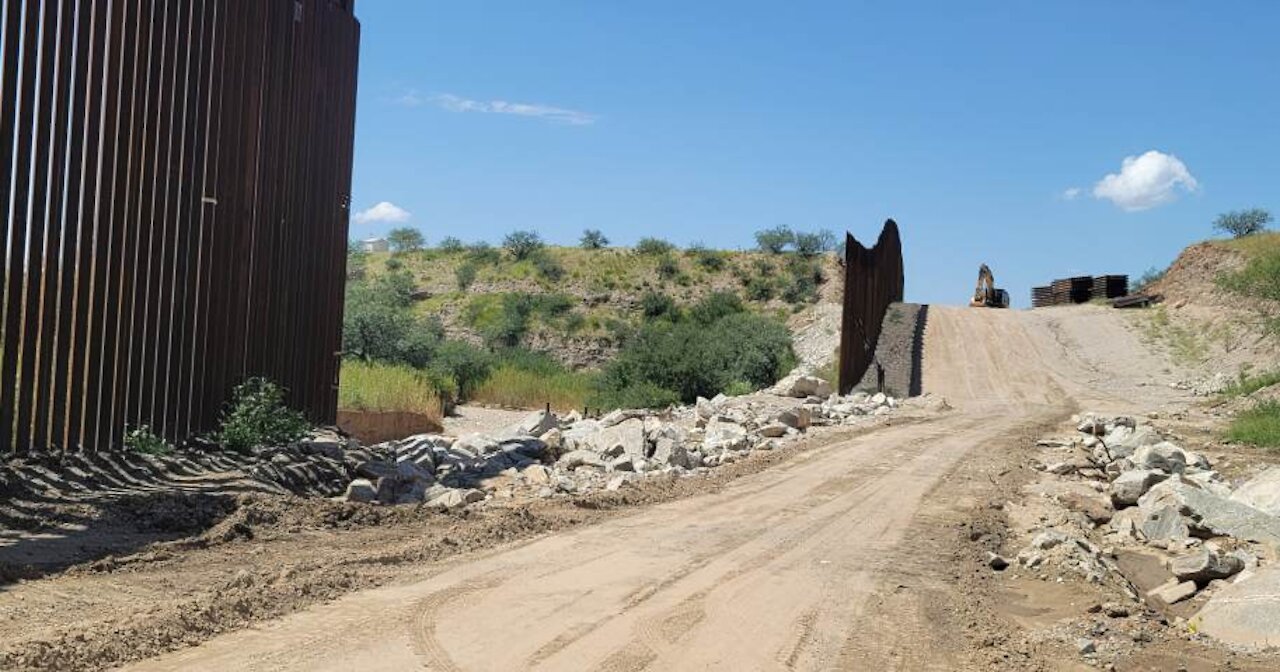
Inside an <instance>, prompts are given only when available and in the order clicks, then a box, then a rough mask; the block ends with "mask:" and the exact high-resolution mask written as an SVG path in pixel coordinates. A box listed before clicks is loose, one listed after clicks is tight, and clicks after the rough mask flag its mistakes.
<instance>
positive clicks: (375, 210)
mask: <svg viewBox="0 0 1280 672" xmlns="http://www.w3.org/2000/svg"><path fill="white" fill-rule="evenodd" d="M412 216H413V215H411V214H410V213H409V211H408V210H405V209H404V208H402V207H400V206H398V205H396V204H395V203H391V202H389V201H383V202H381V203H379V204H377V205H375V206H373V207H372V208H369V209H368V210H365V211H364V212H357V213H356V214H355V216H354V217H352V218H351V219H352V220H353V221H354V222H355V223H356V224H376V223H382V222H386V223H391V224H396V223H399V222H407V221H409V218H410V217H412Z"/></svg>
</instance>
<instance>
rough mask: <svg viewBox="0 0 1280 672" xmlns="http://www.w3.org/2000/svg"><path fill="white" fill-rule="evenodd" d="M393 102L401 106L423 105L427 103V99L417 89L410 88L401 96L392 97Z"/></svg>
mask: <svg viewBox="0 0 1280 672" xmlns="http://www.w3.org/2000/svg"><path fill="white" fill-rule="evenodd" d="M391 102H393V103H395V104H396V105H399V106H401V107H422V106H423V105H426V104H427V99H426V98H423V97H422V96H421V95H419V94H418V92H417V91H414V90H413V89H409V90H408V91H405V92H404V93H402V94H400V95H399V96H396V97H395V98H392V99H391Z"/></svg>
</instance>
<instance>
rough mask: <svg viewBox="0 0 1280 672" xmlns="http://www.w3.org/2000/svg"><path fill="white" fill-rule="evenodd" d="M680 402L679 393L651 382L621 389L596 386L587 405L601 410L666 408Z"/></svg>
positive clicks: (634, 384)
mask: <svg viewBox="0 0 1280 672" xmlns="http://www.w3.org/2000/svg"><path fill="white" fill-rule="evenodd" d="M679 403H680V395H678V394H676V393H675V392H672V391H671V390H668V389H664V388H661V387H658V386H657V385H654V384H653V383H645V382H641V383H633V384H631V385H628V386H626V387H623V388H621V389H612V388H608V387H603V386H598V387H597V389H596V390H595V391H594V392H593V393H592V394H591V396H590V397H588V399H587V405H589V406H591V407H592V408H599V409H602V410H613V409H615V408H667V407H668V406H674V405H676V404H679Z"/></svg>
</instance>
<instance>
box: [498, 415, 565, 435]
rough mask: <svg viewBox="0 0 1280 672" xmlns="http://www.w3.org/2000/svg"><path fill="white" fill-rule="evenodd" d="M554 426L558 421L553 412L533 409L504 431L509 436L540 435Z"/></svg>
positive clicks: (557, 425) (557, 424) (556, 425)
mask: <svg viewBox="0 0 1280 672" xmlns="http://www.w3.org/2000/svg"><path fill="white" fill-rule="evenodd" d="M556 427H559V423H558V421H557V420H556V414H555V413H551V412H549V411H534V412H532V413H530V414H529V415H526V416H524V418H522V419H521V420H520V422H517V423H516V424H514V425H512V426H510V427H508V428H507V430H506V433H507V434H508V435H510V436H542V435H543V434H546V433H547V432H549V431H551V430H552V429H554V428H556Z"/></svg>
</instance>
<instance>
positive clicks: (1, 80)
mask: <svg viewBox="0 0 1280 672" xmlns="http://www.w3.org/2000/svg"><path fill="white" fill-rule="evenodd" d="M23 15H24V7H23V6H22V3H20V2H6V3H4V7H3V17H4V27H3V33H2V34H0V40H2V41H3V54H2V55H0V220H2V221H3V226H0V259H3V260H4V262H5V266H4V270H3V271H0V388H3V387H9V386H10V385H9V383H8V382H3V381H10V380H12V378H13V373H12V371H11V370H10V369H9V368H8V367H7V366H6V361H7V359H8V358H7V356H6V355H5V353H7V352H8V351H9V348H10V347H11V346H10V344H9V340H10V339H12V338H15V337H16V334H15V333H14V332H11V331H10V330H9V320H8V306H9V282H10V278H11V276H12V273H11V272H10V271H12V264H13V262H12V260H11V259H12V257H11V256H10V253H9V241H10V240H12V238H13V235H14V230H15V229H16V228H17V223H16V221H15V220H14V218H13V217H12V216H11V214H10V213H11V212H12V205H13V197H14V189H13V179H14V177H15V170H14V161H13V158H14V157H13V150H14V146H15V145H16V143H17V138H18V133H19V130H18V126H17V122H18V120H17V112H18V100H19V92H20V88H19V85H20V82H19V73H20V72H21V70H20V67H21V64H22V49H21V47H22V19H23ZM12 347H14V349H15V350H16V346H12ZM2 398H3V394H2V393H0V399H2ZM0 403H2V402H0ZM13 416H14V413H13V406H12V404H11V403H5V404H3V406H0V455H3V454H5V453H7V452H9V451H11V450H13V449H14V448H15V446H14V445H13V437H12V427H13V422H14V417H13Z"/></svg>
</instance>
